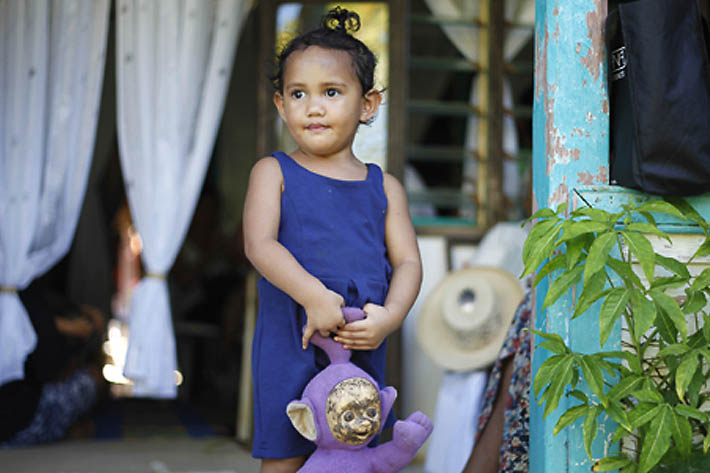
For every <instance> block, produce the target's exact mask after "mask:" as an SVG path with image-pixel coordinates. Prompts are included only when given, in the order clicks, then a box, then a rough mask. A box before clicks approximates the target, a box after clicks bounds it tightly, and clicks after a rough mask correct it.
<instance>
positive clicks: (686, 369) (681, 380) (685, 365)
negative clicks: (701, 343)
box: [675, 352, 700, 401]
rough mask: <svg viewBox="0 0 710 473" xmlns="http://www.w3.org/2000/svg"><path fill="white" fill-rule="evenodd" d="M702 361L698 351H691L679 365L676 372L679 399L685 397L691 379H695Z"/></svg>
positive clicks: (676, 387)
mask: <svg viewBox="0 0 710 473" xmlns="http://www.w3.org/2000/svg"><path fill="white" fill-rule="evenodd" d="M699 364H700V362H699V360H698V355H697V353H696V352H690V353H689V354H687V355H686V356H685V358H683V361H682V362H681V363H680V365H679V366H678V369H677V370H676V373H675V392H676V394H677V395H678V399H680V400H681V401H683V400H684V399H685V390H686V389H688V386H689V385H690V381H691V380H692V379H693V375H694V374H695V370H697V369H698V366H699Z"/></svg>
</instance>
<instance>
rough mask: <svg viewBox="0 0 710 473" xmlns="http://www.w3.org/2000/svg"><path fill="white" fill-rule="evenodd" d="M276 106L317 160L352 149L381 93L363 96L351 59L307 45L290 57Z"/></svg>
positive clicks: (342, 53) (301, 146)
mask: <svg viewBox="0 0 710 473" xmlns="http://www.w3.org/2000/svg"><path fill="white" fill-rule="evenodd" d="M274 103H275V104H276V108H277V109H278V111H279V115H281V118H282V119H283V121H284V122H285V123H286V126H287V127H288V130H289V132H290V133H291V136H292V137H293V139H294V141H295V142H296V144H297V145H298V147H299V149H300V150H301V151H302V152H304V153H306V154H308V155H310V156H317V157H330V156H333V155H336V154H338V153H340V152H342V151H344V150H347V151H350V147H351V146H352V142H353V139H354V138H355V132H356V131H357V127H358V124H359V123H360V121H363V122H364V121H367V120H369V119H370V118H372V117H373V116H374V114H375V112H376V111H377V107H378V106H379V103H380V94H379V93H378V92H377V91H375V90H370V91H368V92H367V93H366V94H364V95H363V91H362V88H361V86H360V81H359V80H358V78H357V75H356V74H355V69H354V67H353V65H352V61H351V59H350V55H349V54H348V53H347V52H345V51H340V50H335V49H325V48H321V47H319V46H309V47H308V48H306V49H303V50H300V51H295V52H293V53H291V55H290V56H289V57H288V59H287V61H286V65H285V70H284V74H283V93H279V92H276V93H275V94H274Z"/></svg>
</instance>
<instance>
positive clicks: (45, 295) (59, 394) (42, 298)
mask: <svg viewBox="0 0 710 473" xmlns="http://www.w3.org/2000/svg"><path fill="white" fill-rule="evenodd" d="M19 295H20V299H21V300H22V303H23V304H24V306H25V308H26V309H27V313H28V315H29V317H30V320H31V322H32V326H33V327H34V329H35V332H36V334H37V345H36V347H35V350H34V351H33V352H32V353H30V355H28V357H27V360H26V361H25V377H24V378H23V379H19V380H14V381H10V382H8V383H5V384H4V385H2V386H0V419H2V421H1V422H0V445H2V446H3V447H20V446H28V445H36V444H42V443H48V442H54V441H57V440H61V439H63V438H65V437H67V436H88V435H91V433H92V429H91V423H90V421H89V420H88V419H87V418H86V417H85V416H86V414H88V413H89V412H90V411H91V409H92V407H94V406H95V405H96V403H97V401H98V400H99V399H100V397H101V396H102V394H103V393H104V392H105V390H106V383H105V381H104V380H103V377H102V375H101V362H102V356H101V344H102V342H103V337H104V330H105V317H104V315H103V314H102V313H101V312H100V311H99V310H98V309H96V308H93V307H90V306H81V307H76V306H74V305H72V304H71V303H70V302H69V301H67V300H66V299H65V298H63V297H61V296H59V295H57V294H53V293H51V292H50V291H48V290H46V289H44V288H42V287H41V284H40V283H36V284H32V285H30V286H29V287H28V288H27V289H26V290H24V291H22V292H20V294H19Z"/></svg>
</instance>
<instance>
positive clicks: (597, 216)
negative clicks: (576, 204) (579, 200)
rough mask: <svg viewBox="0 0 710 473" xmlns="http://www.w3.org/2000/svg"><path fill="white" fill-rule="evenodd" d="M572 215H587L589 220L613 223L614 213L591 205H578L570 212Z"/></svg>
mask: <svg viewBox="0 0 710 473" xmlns="http://www.w3.org/2000/svg"><path fill="white" fill-rule="evenodd" d="M571 216H572V217H587V218H589V219H590V220H594V221H595V222H601V223H613V222H614V215H613V214H611V213H609V212H607V211H606V210H602V209H595V208H592V207H580V208H578V209H577V210H575V211H573V212H572V215H571Z"/></svg>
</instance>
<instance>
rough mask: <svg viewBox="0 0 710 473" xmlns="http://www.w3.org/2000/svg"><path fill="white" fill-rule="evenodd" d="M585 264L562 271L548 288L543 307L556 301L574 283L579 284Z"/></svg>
mask: <svg viewBox="0 0 710 473" xmlns="http://www.w3.org/2000/svg"><path fill="white" fill-rule="evenodd" d="M583 269H584V266H581V265H580V266H577V267H576V268H574V269H570V270H568V271H565V272H564V273H562V274H561V275H560V276H559V277H558V278H557V279H555V280H554V281H553V282H552V284H550V288H549V289H548V290H547V294H546V295H545V301H544V302H543V304H542V308H543V309H546V308H547V307H550V306H551V305H552V304H554V303H555V301H556V300H557V299H559V298H560V296H562V294H564V293H566V292H567V290H568V289H569V288H570V287H571V286H572V285H574V284H577V283H578V282H579V280H580V279H581V278H582V270H583Z"/></svg>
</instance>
